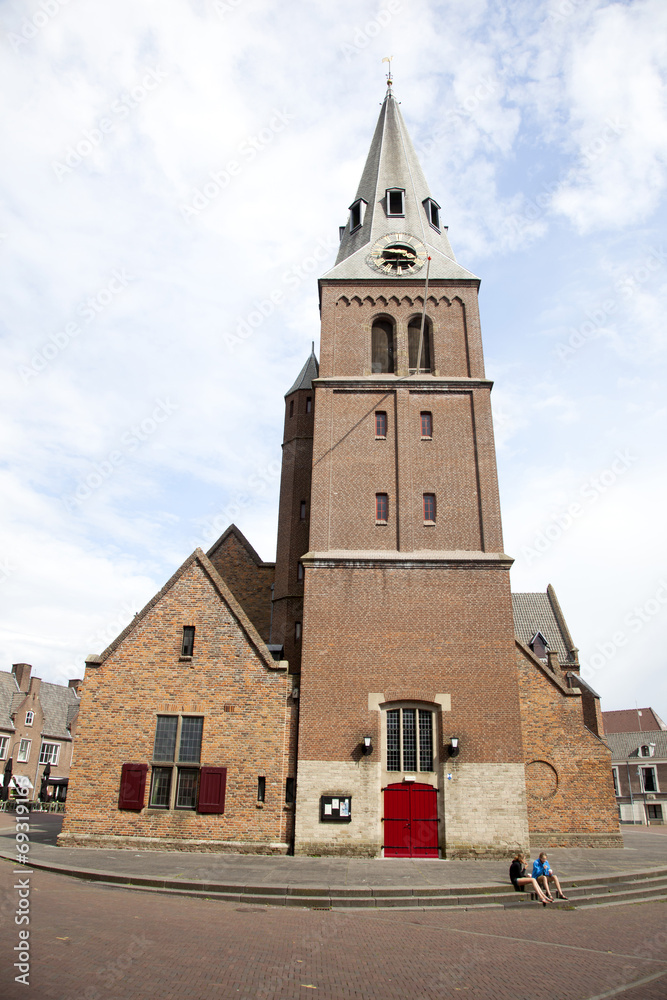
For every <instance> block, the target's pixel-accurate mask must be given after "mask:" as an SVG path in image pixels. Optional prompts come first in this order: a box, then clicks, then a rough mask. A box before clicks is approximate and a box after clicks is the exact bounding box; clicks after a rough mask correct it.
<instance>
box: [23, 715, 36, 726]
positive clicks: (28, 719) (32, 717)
mask: <svg viewBox="0 0 667 1000" xmlns="http://www.w3.org/2000/svg"><path fill="white" fill-rule="evenodd" d="M34 721H35V713H34V712H26V713H25V724H26V726H31V725H32V724H33V722H34Z"/></svg>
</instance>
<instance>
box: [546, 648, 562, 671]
mask: <svg viewBox="0 0 667 1000" xmlns="http://www.w3.org/2000/svg"><path fill="white" fill-rule="evenodd" d="M547 663H548V665H549V669H550V670H551V671H552V672H553V673H554V674H559V673H560V663H559V662H558V653H557V652H556V651H555V650H551V649H550V650H549V652H548V653H547Z"/></svg>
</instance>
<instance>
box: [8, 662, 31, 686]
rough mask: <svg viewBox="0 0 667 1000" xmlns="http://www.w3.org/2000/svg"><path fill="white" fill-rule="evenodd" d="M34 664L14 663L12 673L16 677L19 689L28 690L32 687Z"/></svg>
mask: <svg viewBox="0 0 667 1000" xmlns="http://www.w3.org/2000/svg"><path fill="white" fill-rule="evenodd" d="M31 670H32V666H31V665H30V664H29V663H12V673H13V675H14V677H15V678H16V683H17V684H18V686H19V691H26V692H27V691H28V690H29V688H30V671H31Z"/></svg>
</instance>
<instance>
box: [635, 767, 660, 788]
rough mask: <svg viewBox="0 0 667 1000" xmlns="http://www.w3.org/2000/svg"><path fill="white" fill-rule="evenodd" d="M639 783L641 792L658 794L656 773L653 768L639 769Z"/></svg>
mask: <svg viewBox="0 0 667 1000" xmlns="http://www.w3.org/2000/svg"><path fill="white" fill-rule="evenodd" d="M639 781H640V784H641V790H642V792H659V791H660V789H659V788H658V773H657V770H656V768H655V767H653V766H651V767H640V768H639Z"/></svg>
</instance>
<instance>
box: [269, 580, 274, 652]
mask: <svg viewBox="0 0 667 1000" xmlns="http://www.w3.org/2000/svg"><path fill="white" fill-rule="evenodd" d="M274 587H275V583H272V584H271V621H270V622H269V643H270V642H271V636H272V635H273V588H274Z"/></svg>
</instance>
